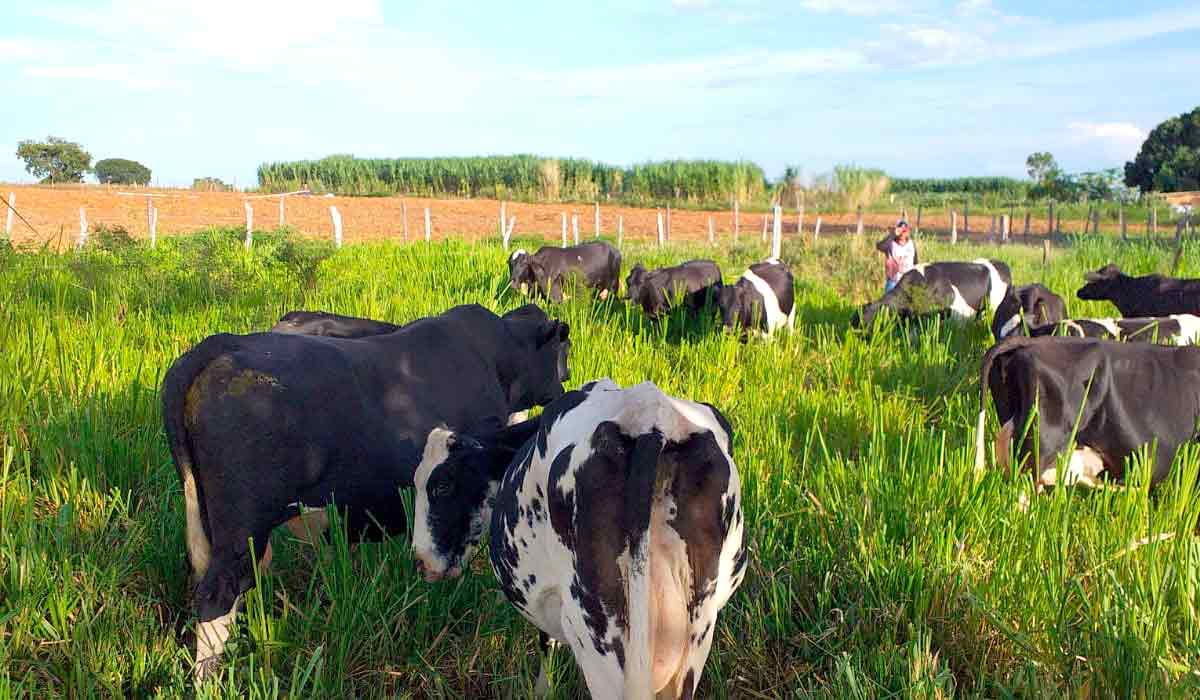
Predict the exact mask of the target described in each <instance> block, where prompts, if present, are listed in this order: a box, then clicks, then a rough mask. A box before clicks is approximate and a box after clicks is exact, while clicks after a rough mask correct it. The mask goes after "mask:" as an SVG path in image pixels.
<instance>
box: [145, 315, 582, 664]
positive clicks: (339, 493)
mask: <svg viewBox="0 0 1200 700" xmlns="http://www.w3.org/2000/svg"><path fill="white" fill-rule="evenodd" d="M569 348H570V341H569V339H568V327H567V325H566V324H565V323H561V322H559V321H556V320H552V319H550V318H548V317H547V316H546V314H545V313H544V312H543V311H541V310H540V309H539V308H538V307H537V306H535V305H533V304H529V305H526V306H524V307H521V308H520V309H517V310H515V311H512V312H509V313H508V314H505V315H504V316H503V317H499V316H496V315H495V314H493V313H492V312H491V311H488V310H487V309H485V308H483V307H482V306H478V305H468V306H458V307H455V308H453V309H450V310H449V311H446V312H445V313H443V314H442V315H440V316H434V317H431V318H424V319H420V320H417V321H414V322H412V323H410V324H408V325H406V326H404V327H403V328H401V329H400V330H398V331H395V332H393V333H386V334H383V335H375V336H369V337H365V338H359V339H346V338H328V337H319V336H310V335H291V334H281V333H256V334H252V335H243V336H238V335H229V334H221V335H214V336H210V337H208V338H206V339H205V340H203V341H201V342H200V343H199V344H197V345H196V346H195V347H194V348H192V349H191V350H189V351H188V352H186V353H184V354H183V355H182V356H181V357H180V358H179V359H178V360H176V361H175V363H174V364H173V365H172V366H171V368H170V369H169V370H168V371H167V373H166V376H165V377H164V379H163V386H162V407H163V422H164V424H165V427H166V432H167V440H168V442H169V444H170V447H171V454H172V456H173V458H174V461H175V466H176V469H177V471H178V473H179V478H180V481H181V482H182V484H183V494H184V505H185V515H186V521H187V547H188V556H189V559H190V561H191V564H192V570H193V577H194V581H195V582H196V590H195V600H196V606H197V609H198V613H199V617H200V625H199V629H198V630H197V635H196V674H197V677H198V678H199V677H200V676H202V675H203V673H204V671H205V669H206V667H208V666H210V665H212V664H211V662H214V661H215V660H216V658H217V657H218V656H219V655H220V653H221V650H222V649H223V648H224V643H225V640H226V639H227V638H228V636H229V626H230V624H231V623H232V621H233V618H234V616H235V615H236V610H237V602H238V601H239V599H240V596H241V594H242V593H243V592H245V591H246V590H247V589H249V588H250V587H251V586H252V585H253V584H254V576H253V573H252V568H253V566H254V563H255V562H259V563H260V566H261V565H263V563H264V562H265V561H267V560H269V558H270V545H269V540H268V538H269V536H270V533H271V531H272V530H273V529H274V528H275V527H276V526H278V525H281V524H284V523H285V522H289V521H291V522H290V523H289V525H290V526H291V527H292V529H293V531H294V532H297V533H298V534H300V535H302V536H304V535H307V538H308V539H310V540H311V539H312V538H313V536H314V535H315V534H317V533H316V532H314V531H320V530H321V529H323V527H324V525H325V522H324V518H323V515H324V511H323V510H321V509H323V508H324V507H325V506H326V505H329V504H331V503H336V505H337V507H338V508H340V509H341V510H342V511H343V512H344V514H345V519H346V524H347V530H348V531H349V534H350V536H351V537H353V538H356V539H376V538H378V537H380V536H381V535H383V534H385V533H394V532H400V531H402V530H403V529H404V527H405V524H406V522H405V515H404V509H403V507H402V504H401V501H400V494H399V493H398V489H400V488H402V487H408V486H412V484H413V472H414V470H415V468H416V466H417V464H418V463H419V462H420V460H421V453H422V450H423V449H424V445H425V438H426V436H428V435H429V431H430V430H432V429H433V428H434V427H436V426H439V425H447V426H456V427H458V428H459V429H463V430H475V431H485V432H487V431H495V430H498V429H499V428H501V427H503V426H504V425H505V424H506V422H507V419H508V417H509V415H510V414H511V413H513V412H514V411H519V410H523V409H527V408H530V407H533V406H537V405H544V404H546V403H549V402H550V401H553V400H554V399H555V398H557V397H559V396H561V395H562V393H563V388H562V382H563V381H564V380H566V379H567V378H568V377H569V374H570V371H569V369H568V365H567V355H568V351H569ZM248 538H252V539H253V543H254V544H253V551H251V548H250V547H249V546H248V544H247V540H248Z"/></svg>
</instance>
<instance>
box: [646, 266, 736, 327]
mask: <svg viewBox="0 0 1200 700" xmlns="http://www.w3.org/2000/svg"><path fill="white" fill-rule="evenodd" d="M721 287H722V284H721V268H719V267H717V264H716V263H715V262H713V261H712V260H689V261H687V262H685V263H682V264H679V265H676V266H674V267H662V268H659V269H657V270H651V271H647V270H646V268H645V267H642V265H641V263H638V264H637V265H634V266H633V269H632V270H630V272H629V277H627V278H626V279H625V293H626V294H627V295H628V296H629V299H630V300H631V301H633V302H634V303H635V304H640V305H641V307H642V311H644V312H645V313H646V315H647V316H649V317H650V318H658V317H659V316H661V315H663V314H664V313H666V312H667V311H668V310H669V309H670V306H671V303H672V301H673V300H674V299H675V298H676V297H677V296H679V297H682V298H683V304H684V306H685V307H686V308H688V309H690V310H692V311H699V310H700V309H703V308H704V307H705V305H707V304H708V303H709V302H710V301H712V300H715V299H716V298H717V297H718V296H719V295H720V292H721Z"/></svg>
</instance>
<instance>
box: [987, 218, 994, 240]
mask: <svg viewBox="0 0 1200 700" xmlns="http://www.w3.org/2000/svg"><path fill="white" fill-rule="evenodd" d="M988 240H989V241H995V240H996V215H995V214H992V226H991V228H989V229H988Z"/></svg>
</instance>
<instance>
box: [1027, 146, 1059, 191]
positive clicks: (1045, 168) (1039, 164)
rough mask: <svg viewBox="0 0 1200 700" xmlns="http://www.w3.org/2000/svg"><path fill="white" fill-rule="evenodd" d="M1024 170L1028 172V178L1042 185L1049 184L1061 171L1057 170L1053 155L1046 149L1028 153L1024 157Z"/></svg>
mask: <svg viewBox="0 0 1200 700" xmlns="http://www.w3.org/2000/svg"><path fill="white" fill-rule="evenodd" d="M1025 170H1026V171H1027V172H1028V173H1029V177H1030V178H1032V179H1033V180H1034V181H1035V182H1037V183H1038V184H1039V185H1042V186H1043V187H1045V186H1047V185H1050V184H1051V183H1053V182H1054V181H1055V180H1057V179H1059V177H1061V176H1062V171H1061V170H1059V168H1058V163H1057V162H1055V160H1054V156H1052V155H1050V154H1049V153H1047V152H1046V151H1038V152H1037V153H1032V154H1030V156H1029V157H1028V158H1026V159H1025Z"/></svg>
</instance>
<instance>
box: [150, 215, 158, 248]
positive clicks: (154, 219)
mask: <svg viewBox="0 0 1200 700" xmlns="http://www.w3.org/2000/svg"><path fill="white" fill-rule="evenodd" d="M157 245H158V207H151V208H150V247H151V248H154V247H156V246H157Z"/></svg>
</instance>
